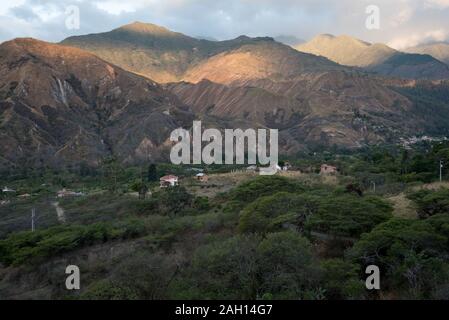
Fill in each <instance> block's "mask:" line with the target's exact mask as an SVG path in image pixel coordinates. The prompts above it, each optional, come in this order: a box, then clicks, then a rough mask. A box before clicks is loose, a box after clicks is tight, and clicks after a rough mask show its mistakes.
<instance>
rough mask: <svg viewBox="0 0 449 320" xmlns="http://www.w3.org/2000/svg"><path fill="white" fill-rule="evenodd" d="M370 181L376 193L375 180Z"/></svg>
mask: <svg viewBox="0 0 449 320" xmlns="http://www.w3.org/2000/svg"><path fill="white" fill-rule="evenodd" d="M371 183H372V184H373V191H374V193H376V181H371Z"/></svg>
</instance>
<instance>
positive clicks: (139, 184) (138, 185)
mask: <svg viewBox="0 0 449 320" xmlns="http://www.w3.org/2000/svg"><path fill="white" fill-rule="evenodd" d="M131 190H133V191H134V192H138V193H139V199H145V196H146V194H147V192H148V187H147V185H146V184H145V183H144V182H143V181H141V180H137V181H135V182H134V183H133V184H132V185H131Z"/></svg>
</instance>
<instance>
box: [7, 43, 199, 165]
mask: <svg viewBox="0 0 449 320" xmlns="http://www.w3.org/2000/svg"><path fill="white" fill-rule="evenodd" d="M0 74H1V77H0V137H1V140H2V143H1V145H0V154H1V161H2V163H3V164H8V163H16V164H22V165H26V164H30V165H56V164H58V163H60V162H63V163H65V162H80V161H85V162H87V163H89V164H98V162H99V161H100V160H101V159H102V158H103V157H106V156H110V155H115V156H117V157H119V158H120V159H121V160H124V161H126V160H128V161H134V160H136V159H153V158H158V157H160V155H161V152H160V148H161V147H162V146H163V144H164V142H166V140H167V138H168V137H169V133H170V132H171V130H173V128H176V127H178V126H180V125H181V124H182V123H183V121H184V120H186V119H188V120H189V121H191V114H190V111H189V110H188V109H187V108H185V107H182V106H181V104H180V103H179V102H178V100H177V99H176V98H175V97H173V96H172V95H170V94H169V93H167V92H166V91H164V90H163V89H162V88H161V87H160V86H159V85H158V84H156V83H155V82H153V81H152V80H149V79H146V78H142V77H140V76H137V75H135V74H132V73H129V72H127V71H124V70H122V69H121V68H119V67H117V66H115V65H113V64H110V63H108V62H105V61H103V60H101V59H99V58H97V57H96V56H94V55H92V54H90V53H88V52H86V51H83V50H80V49H76V48H69V47H65V46H60V45H55V44H49V43H46V42H42V41H38V40H34V39H16V40H13V41H9V42H5V43H3V44H2V45H0ZM180 106H181V107H180Z"/></svg>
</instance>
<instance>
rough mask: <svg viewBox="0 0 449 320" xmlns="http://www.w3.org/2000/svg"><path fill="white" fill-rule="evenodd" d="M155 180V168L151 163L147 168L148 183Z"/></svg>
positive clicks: (156, 178) (156, 177)
mask: <svg viewBox="0 0 449 320" xmlns="http://www.w3.org/2000/svg"><path fill="white" fill-rule="evenodd" d="M157 180H158V176H157V167H156V165H155V164H154V163H152V164H150V165H149V166H148V182H154V181H157Z"/></svg>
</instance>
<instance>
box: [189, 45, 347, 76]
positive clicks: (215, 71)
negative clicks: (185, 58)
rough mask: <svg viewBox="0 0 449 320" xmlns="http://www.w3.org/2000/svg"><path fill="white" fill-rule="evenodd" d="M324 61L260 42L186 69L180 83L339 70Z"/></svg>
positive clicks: (285, 47) (334, 65) (338, 67)
mask: <svg viewBox="0 0 449 320" xmlns="http://www.w3.org/2000/svg"><path fill="white" fill-rule="evenodd" d="M343 69H345V67H342V66H339V65H337V64H335V63H333V62H331V61H329V60H327V59H325V58H320V57H315V56H313V55H310V54H305V53H300V52H297V51H295V50H294V49H292V48H290V47H288V46H285V45H283V44H280V43H277V42H275V41H272V40H261V41H258V42H257V43H251V44H245V45H242V46H241V47H239V48H237V49H233V50H229V51H225V52H223V53H220V54H218V55H215V56H213V57H211V58H210V59H208V60H205V61H204V62H202V63H200V64H199V65H197V66H196V67H194V68H192V69H190V70H189V71H188V72H187V74H186V75H185V77H184V81H188V82H194V83H195V82H199V81H201V80H202V79H208V80H210V81H213V82H217V83H225V84H229V83H232V82H235V81H246V80H253V79H272V80H285V79H290V78H294V77H297V76H299V75H300V74H301V73H304V72H321V71H329V70H343Z"/></svg>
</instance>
